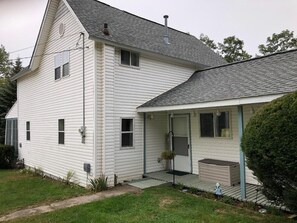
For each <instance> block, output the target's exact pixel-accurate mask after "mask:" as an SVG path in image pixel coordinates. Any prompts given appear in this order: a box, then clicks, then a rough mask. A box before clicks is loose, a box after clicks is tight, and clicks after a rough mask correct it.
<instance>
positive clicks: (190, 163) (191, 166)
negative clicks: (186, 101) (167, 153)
mask: <svg viewBox="0 0 297 223" xmlns="http://www.w3.org/2000/svg"><path fill="white" fill-rule="evenodd" d="M174 117H186V118H187V122H188V123H187V124H188V125H187V128H188V131H187V133H188V134H187V135H188V143H189V161H190V162H189V165H190V168H189V169H190V172H189V173H192V172H193V163H192V139H191V119H190V118H191V116H190V113H181V114H174V113H172V114H170V115H169V131H173V129H172V127H173V125H172V119H173V118H174ZM173 134H174V131H173ZM170 149H171V150H172V135H171V137H170Z"/></svg>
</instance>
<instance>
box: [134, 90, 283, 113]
mask: <svg viewBox="0 0 297 223" xmlns="http://www.w3.org/2000/svg"><path fill="white" fill-rule="evenodd" d="M283 95H284V94H276V95H265V96H259V97H250V98H238V99H228V100H222V101H212V102H201V103H195V104H186V105H169V106H156V107H138V108H137V112H140V113H141V112H162V111H163V112H164V111H174V110H188V109H199V108H214V107H227V106H238V105H248V104H259V103H267V102H271V101H272V100H274V99H277V98H279V97H282V96H283Z"/></svg>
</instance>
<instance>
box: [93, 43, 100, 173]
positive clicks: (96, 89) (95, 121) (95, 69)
mask: <svg viewBox="0 0 297 223" xmlns="http://www.w3.org/2000/svg"><path fill="white" fill-rule="evenodd" d="M93 45H94V46H93V47H94V52H93V53H94V58H93V60H94V70H93V78H94V81H93V84H94V86H93V87H94V91H93V97H94V107H93V109H94V111H93V119H94V122H93V129H94V133H93V150H94V151H93V168H94V172H93V173H94V178H97V176H99V175H98V173H97V137H98V133H97V114H98V98H97V93H98V88H97V81H98V80H97V79H98V78H97V72H96V71H97V66H98V65H97V57H98V53H97V49H96V42H95V41H93Z"/></svg>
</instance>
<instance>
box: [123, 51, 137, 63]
mask: <svg viewBox="0 0 297 223" xmlns="http://www.w3.org/2000/svg"><path fill="white" fill-rule="evenodd" d="M121 64H123V65H128V66H133V67H139V54H138V53H135V52H131V51H127V50H121Z"/></svg>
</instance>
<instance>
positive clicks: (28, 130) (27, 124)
mask: <svg viewBox="0 0 297 223" xmlns="http://www.w3.org/2000/svg"><path fill="white" fill-rule="evenodd" d="M26 140H27V141H30V140H31V133H30V122H26Z"/></svg>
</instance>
